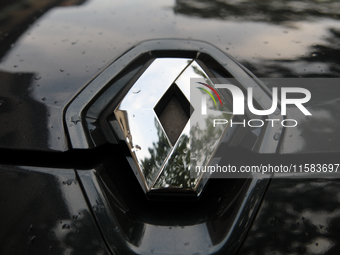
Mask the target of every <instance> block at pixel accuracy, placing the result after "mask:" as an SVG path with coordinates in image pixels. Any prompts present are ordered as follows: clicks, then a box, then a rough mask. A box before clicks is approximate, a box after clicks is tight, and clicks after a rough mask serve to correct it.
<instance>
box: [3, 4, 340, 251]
mask: <svg viewBox="0 0 340 255" xmlns="http://www.w3.org/2000/svg"><path fill="white" fill-rule="evenodd" d="M0 8H1V9H0V15H1V16H0V20H1V22H0V56H1V57H0V58H1V62H0V151H1V157H0V164H1V166H0V169H1V170H0V205H1V211H0V226H1V227H0V240H1V242H0V253H1V254H49V253H50V254H338V253H339V251H340V248H339V240H340V239H339V233H340V231H339V229H340V225H339V224H340V210H339V208H340V207H339V201H340V197H339V195H338V194H339V189H340V185H339V184H340V181H339V180H338V179H337V178H336V176H335V177H334V175H332V177H331V178H326V177H325V176H323V175H320V178H301V177H300V178H273V179H267V178H262V177H261V176H255V177H253V178H250V179H211V180H209V182H208V183H207V185H206V187H205V189H204V190H203V192H202V194H201V196H200V197H199V199H186V198H184V199H181V198H180V199H177V198H176V199H168V198H162V197H161V198H159V197H157V198H156V199H153V198H149V197H147V196H146V195H145V194H144V192H143V191H142V189H141V188H140V186H139V184H138V182H137V180H136V178H135V176H134V174H133V172H132V171H131V167H130V165H129V164H128V162H127V160H126V158H125V156H126V149H124V148H123V147H122V146H121V145H120V144H118V143H114V142H112V140H110V139H106V138H107V136H106V138H103V136H102V133H101V130H104V129H105V128H104V127H102V126H100V125H99V124H98V123H97V122H96V121H93V122H91V121H90V120H89V119H87V118H86V117H85V115H79V116H78V115H74V114H70V115H69V116H68V115H67V114H68V112H70V109H73V108H72V107H73V106H74V102H78V101H79V100H80V99H79V98H81V97H82V96H83V95H84V91H85V92H86V91H87V90H86V88H87V89H88V88H90V86H91V84H94V82H97V83H98V80H99V82H102V84H103V86H104V84H109V85H107V86H111V85H112V84H116V85H115V86H116V88H117V90H116V91H113V92H112V93H113V95H114V96H116V95H117V96H120V97H122V95H120V94H119V93H123V94H124V93H126V91H125V92H124V86H125V84H127V83H128V81H129V80H130V79H132V77H133V75H135V74H136V73H138V72H139V71H140V69H141V68H142V66H143V65H144V64H145V63H146V62H147V61H149V60H150V58H151V57H164V56H174V57H181V54H182V52H185V53H183V54H184V55H185V54H188V55H190V54H192V52H195V54H196V53H197V52H201V53H202V52H203V53H204V52H205V51H207V52H208V53H207V55H209V54H210V52H211V51H214V50H216V51H218V52H221V54H220V55H219V56H224V57H225V56H229V57H230V59H232V61H235V63H241V64H240V66H241V68H244V67H245V68H247V69H249V70H250V71H251V72H252V73H253V74H254V75H255V76H256V77H258V78H259V79H260V81H261V82H263V84H265V86H266V87H265V88H264V90H271V89H272V88H273V87H277V88H279V89H281V88H285V87H302V88H306V89H308V90H309V91H310V93H311V95H312V98H311V100H310V101H309V102H308V103H306V104H305V107H306V108H307V109H308V110H309V111H310V112H311V113H312V116H310V117H309V116H307V117H306V116H304V115H302V114H301V113H300V112H298V111H296V109H294V108H293V107H291V108H289V109H288V114H287V118H294V119H296V120H297V121H298V122H299V126H298V128H295V129H290V128H283V129H281V131H282V133H281V134H280V136H278V137H274V138H275V139H274V140H276V143H277V145H275V146H276V147H275V149H274V150H273V151H272V153H263V152H261V150H259V149H258V147H256V146H255V145H254V146H253V145H249V143H244V144H242V143H240V145H237V146H236V145H235V146H233V147H229V146H225V147H223V148H222V152H223V153H224V154H223V156H222V157H225V160H226V162H227V163H232V164H234V165H240V164H250V165H251V164H253V165H255V164H257V165H260V164H279V165H280V164H285V165H296V166H300V165H303V166H304V165H305V164H327V165H329V164H332V165H336V164H339V163H340V162H339V155H340V154H339V153H340V142H339V141H340V132H339V128H340V111H339V109H340V87H339V84H338V81H339V80H338V79H337V78H338V76H339V75H340V60H339V59H340V46H339V45H340V21H339V19H340V16H339V15H340V13H339V10H340V5H339V3H338V2H337V1H314V0H304V1H302V0H301V1H229V0H226V1H190V0H177V1H166V2H164V1H147V2H137V1H115V2H112V1H99V0H88V1H84V0H83V1H77V0H64V1H60V0H54V1H52V0H50V1H48V0H44V1H36V0H32V1H29V0H22V1H16V2H10V1H3V2H1V3H0ZM143 47H145V48H147V49H145V50H144V48H143ZM210 47H211V49H213V50H210ZM208 48H209V49H208ZM133 54H136V56H138V59H137V57H135V56H134V55H133ZM157 54H159V55H157ZM223 54H226V55H223ZM228 54H230V55H228ZM212 55H213V54H212ZM212 55H211V56H212ZM217 55H218V54H217ZM150 56H151V57H150ZM190 56H191V55H190ZM202 61H203V62H204V61H207V60H206V59H204V60H202ZM114 68H116V69H114ZM108 70H109V71H110V72H111V71H112V73H114V72H116V74H115V75H112V77H111V78H110V79H108V81H106V80H105V77H104V78H101V77H103V74H104V73H105V71H106V72H108ZM98 77H99V78H98ZM100 79H102V80H100ZM110 84H111V85H110ZM117 84H118V85H117ZM113 87H114V86H113ZM103 88H105V89H106V88H107V87H103ZM100 91H101V90H99V89H98V91H97V92H98V93H97V92H96V91H91V93H92V94H91V93H89V94H88V97H89V98H90V99H91V100H89V101H88V100H87V99H86V100H85V101H84V105H83V106H82V107H83V108H82V109H84V112H85V111H86V113H87V111H89V108H90V106H88V104H87V103H91V105H92V103H93V102H95V101H96V100H97V99H98V98H100V96H101V95H102V94H103V93H102V92H100ZM122 91H123V92H122ZM99 92H100V93H99ZM101 93H102V94H101ZM110 100H111V98H110ZM91 109H92V108H91ZM93 112H95V110H93ZM100 114H102V112H100V113H98V116H102V115H100ZM74 116H75V117H74ZM96 116H97V115H96ZM96 118H97V117H96ZM96 118H94V120H99V117H98V118H97V119H96ZM90 119H91V118H90ZM98 125H99V126H98ZM83 126H84V127H86V128H88V130H87V131H86V132H88V133H87V134H88V135H87V136H86V139H87V140H86V139H85V140H86V142H85V140H82V138H81V136H80V138H79V139H78V138H75V137H77V135H78V134H79V132H78V131H72V128H74V127H77V128H78V127H83ZM281 131H280V132H281ZM72 132H73V133H72ZM105 132H106V131H103V133H105ZM77 139H78V140H77ZM91 139H92V140H91ZM112 139H113V140H114V139H115V138H112ZM242 139H243V138H242ZM242 139H241V140H242ZM244 139H246V138H244ZM247 139H248V138H247ZM249 139H250V138H249ZM251 139H255V141H254V144H255V143H256V144H257V143H261V142H262V141H263V139H264V136H262V135H259V136H256V137H255V136H254V137H251ZM247 141H248V140H247ZM79 144H82V145H84V144H86V146H83V147H82V146H80V145H79ZM78 145H79V146H78Z"/></svg>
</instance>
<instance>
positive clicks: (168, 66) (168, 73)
mask: <svg viewBox="0 0 340 255" xmlns="http://www.w3.org/2000/svg"><path fill="white" fill-rule="evenodd" d="M192 79H204V81H205V82H207V83H209V84H212V81H211V80H210V79H209V77H208V76H207V75H206V73H205V72H204V70H203V69H202V68H201V67H200V65H199V64H198V63H197V62H196V61H195V60H193V59H179V58H158V59H155V60H154V61H153V63H152V64H151V65H150V66H149V67H148V68H147V70H146V71H145V72H144V73H143V74H142V75H141V76H140V77H139V79H138V80H137V81H136V82H135V84H134V85H133V86H132V87H131V89H130V90H129V91H128V93H127V94H126V96H125V97H124V98H123V100H122V101H121V102H120V103H119V105H118V106H117V108H116V109H115V110H114V114H115V117H116V120H117V122H118V124H119V129H120V132H121V134H120V135H119V136H120V137H121V139H122V140H124V141H125V142H126V144H127V146H128V148H129V150H130V153H131V157H130V158H128V160H129V163H130V165H131V167H132V168H133V170H134V172H135V173H136V175H137V177H138V180H139V182H140V184H141V186H142V188H143V189H144V191H145V192H150V191H163V192H164V191H175V192H181V191H184V192H188V191H189V192H190V191H191V192H192V191H193V192H196V194H199V193H200V191H201V190H202V188H203V186H204V183H205V181H204V180H203V179H204V178H203V174H201V173H197V174H192V171H191V172H190V168H191V166H192V163H193V160H194V162H196V163H197V162H200V163H201V164H203V163H204V164H209V162H210V161H211V160H212V158H213V155H214V152H215V150H216V148H217V147H218V144H219V142H220V140H221V139H222V136H223V133H224V132H225V130H226V128H227V127H226V126H225V127H220V128H216V129H213V130H214V131H213V132H214V135H215V136H214V140H213V141H212V143H210V144H209V143H208V144H207V145H204V146H202V145H199V146H197V144H200V143H198V142H197V141H198V140H199V139H201V137H202V132H203V133H204V132H207V127H203V128H201V130H200V132H195V131H197V129H196V130H192V129H191V127H192V126H193V125H194V126H195V127H198V122H197V123H191V124H192V125H190V121H191V120H192V118H191V115H192V113H193V112H195V110H196V112H200V111H201V110H200V109H195V108H197V107H199V105H194V106H193V105H192V104H191V103H190V102H191V101H190V81H191V80H192ZM197 93H200V91H199V90H197ZM211 116H212V115H209V114H208V115H207V117H206V118H209V117H211ZM229 117H230V116H229ZM203 122H204V120H203ZM210 132H211V128H210ZM216 137H217V138H216ZM216 139H217V140H216ZM197 157H198V158H199V159H197Z"/></svg>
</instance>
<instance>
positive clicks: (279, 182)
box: [239, 179, 340, 254]
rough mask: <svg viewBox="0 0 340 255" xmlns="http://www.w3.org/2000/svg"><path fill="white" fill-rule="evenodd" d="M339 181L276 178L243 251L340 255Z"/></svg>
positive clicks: (248, 252)
mask: <svg viewBox="0 0 340 255" xmlns="http://www.w3.org/2000/svg"><path fill="white" fill-rule="evenodd" d="M339 187H340V186H339V180H338V179H336V180H327V179H317V180H303V179H302V180H294V179H274V180H272V182H271V185H270V188H269V189H268V191H267V194H266V197H265V199H264V201H263V203H262V206H261V208H260V210H259V213H258V215H257V217H256V219H255V221H254V223H253V226H252V229H251V230H250V231H249V234H248V237H247V239H246V241H245V242H244V244H243V246H242V248H241V250H240V251H239V254H339V249H340V247H339V233H340V232H339V228H340V221H339V219H340V218H339V217H340V211H339Z"/></svg>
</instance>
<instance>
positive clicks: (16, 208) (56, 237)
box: [0, 166, 109, 254]
mask: <svg viewBox="0 0 340 255" xmlns="http://www.w3.org/2000/svg"><path fill="white" fill-rule="evenodd" d="M0 203H1V210H0V218H1V228H0V238H1V240H2V241H1V245H0V253H1V254H109V252H108V250H107V248H106V246H105V243H104V242H103V240H102V238H101V234H100V232H99V230H98V228H97V225H96V223H95V221H94V219H93V217H92V213H91V210H90V209H89V208H88V206H87V203H86V199H85V197H84V196H83V193H82V190H81V187H80V185H79V180H78V178H77V177H76V173H75V171H74V170H73V169H57V168H55V169H53V168H37V167H35V168H34V167H14V166H1V167H0Z"/></svg>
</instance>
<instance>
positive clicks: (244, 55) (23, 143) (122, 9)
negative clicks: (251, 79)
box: [0, 0, 340, 151]
mask: <svg viewBox="0 0 340 255" xmlns="http://www.w3.org/2000/svg"><path fill="white" fill-rule="evenodd" d="M37 3H38V1H35V2H33V4H32V5H37ZM51 3H56V4H57V2H51ZM76 3H77V2H76ZM81 3H82V2H78V3H77V4H80V5H79V6H76V7H61V6H59V7H54V8H51V9H49V10H48V11H46V13H44V14H42V16H40V17H39V18H37V16H34V14H35V12H33V11H30V12H28V16H30V17H31V19H28V20H29V21H28V22H27V23H28V24H29V25H30V26H29V28H28V29H27V30H25V26H24V27H23V28H22V29H21V30H20V31H21V34H22V35H21V36H20V37H14V38H13V39H12V40H10V41H9V40H6V38H7V37H8V36H10V35H11V34H12V33H14V31H16V27H15V26H14V25H15V23H13V22H8V23H3V30H4V31H7V32H6V33H4V34H3V35H2V42H1V48H2V49H3V55H2V57H1V62H0V69H1V71H2V74H1V76H0V78H1V80H2V84H3V85H2V86H1V94H0V95H1V102H2V103H1V107H0V117H1V120H2V124H1V126H0V146H1V147H2V148H12V149H35V150H57V151H65V150H67V149H68V148H69V146H68V142H67V137H66V136H65V133H64V128H65V127H64V123H63V122H62V119H63V118H62V116H63V112H64V110H65V107H66V106H67V104H68V103H69V101H70V100H71V99H72V98H73V97H74V96H75V95H76V94H77V93H78V92H79V91H80V90H81V89H83V88H84V86H85V85H86V84H87V83H88V82H89V81H90V80H92V79H93V78H94V77H95V76H96V75H97V74H98V73H100V72H101V71H102V70H103V69H105V67H106V66H107V64H108V63H110V62H112V61H113V60H115V59H117V58H118V57H119V56H120V55H122V54H123V53H124V52H126V51H127V50H128V49H130V48H131V47H134V46H135V45H137V44H139V43H141V42H142V41H145V40H150V39H157V38H160V39H161V38H180V39H183V38H184V39H185V38H188V39H194V40H201V41H207V42H209V43H211V44H213V45H215V46H216V47H218V48H219V49H220V50H222V51H225V52H228V53H230V54H231V55H232V56H234V57H236V58H237V59H238V60H239V61H240V62H241V63H242V64H244V65H245V66H246V67H247V68H249V69H250V70H251V71H252V72H253V73H254V74H255V75H256V76H257V77H260V78H261V77H266V78H268V77H300V76H301V77H338V76H339V73H340V72H339V64H338V57H339V48H338V43H337V42H338V41H339V31H338V27H339V21H338V19H339V17H338V14H337V13H336V12H335V10H336V6H337V2H335V1H330V2H327V3H323V4H317V3H316V2H314V1H312V0H310V1H298V2H291V1H284V2H279V3H280V4H277V3H275V4H274V3H271V2H266V3H265V4H264V3H262V2H253V1H248V2H242V3H233V4H231V3H228V2H225V3H219V2H214V1H199V2H196V1H176V2H154V1H149V2H147V3H135V2H131V1H122V2H111V1H87V2H84V3H82V4H81ZM59 4H61V5H62V4H63V2H59ZM254 10H257V11H254ZM2 11H3V13H4V12H5V11H7V9H5V8H4V9H3V10H2ZM249 13H252V14H251V15H249ZM215 15H216V16H215ZM34 17H35V18H36V20H35V19H34ZM27 23H26V24H27ZM26 27H27V25H26ZM6 34H7V37H6ZM20 74H21V75H24V77H26V78H25V79H22V80H21V78H20V80H19V81H18V80H17V78H10V80H9V81H6V79H7V78H6V77H8V76H10V77H11V76H13V75H14V77H17V76H20ZM13 79H15V80H16V81H13ZM315 99H317V98H315ZM28 109H29V112H30V113H31V112H34V116H30V115H29V114H27V110H28ZM37 132H38V134H39V135H37Z"/></svg>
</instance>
